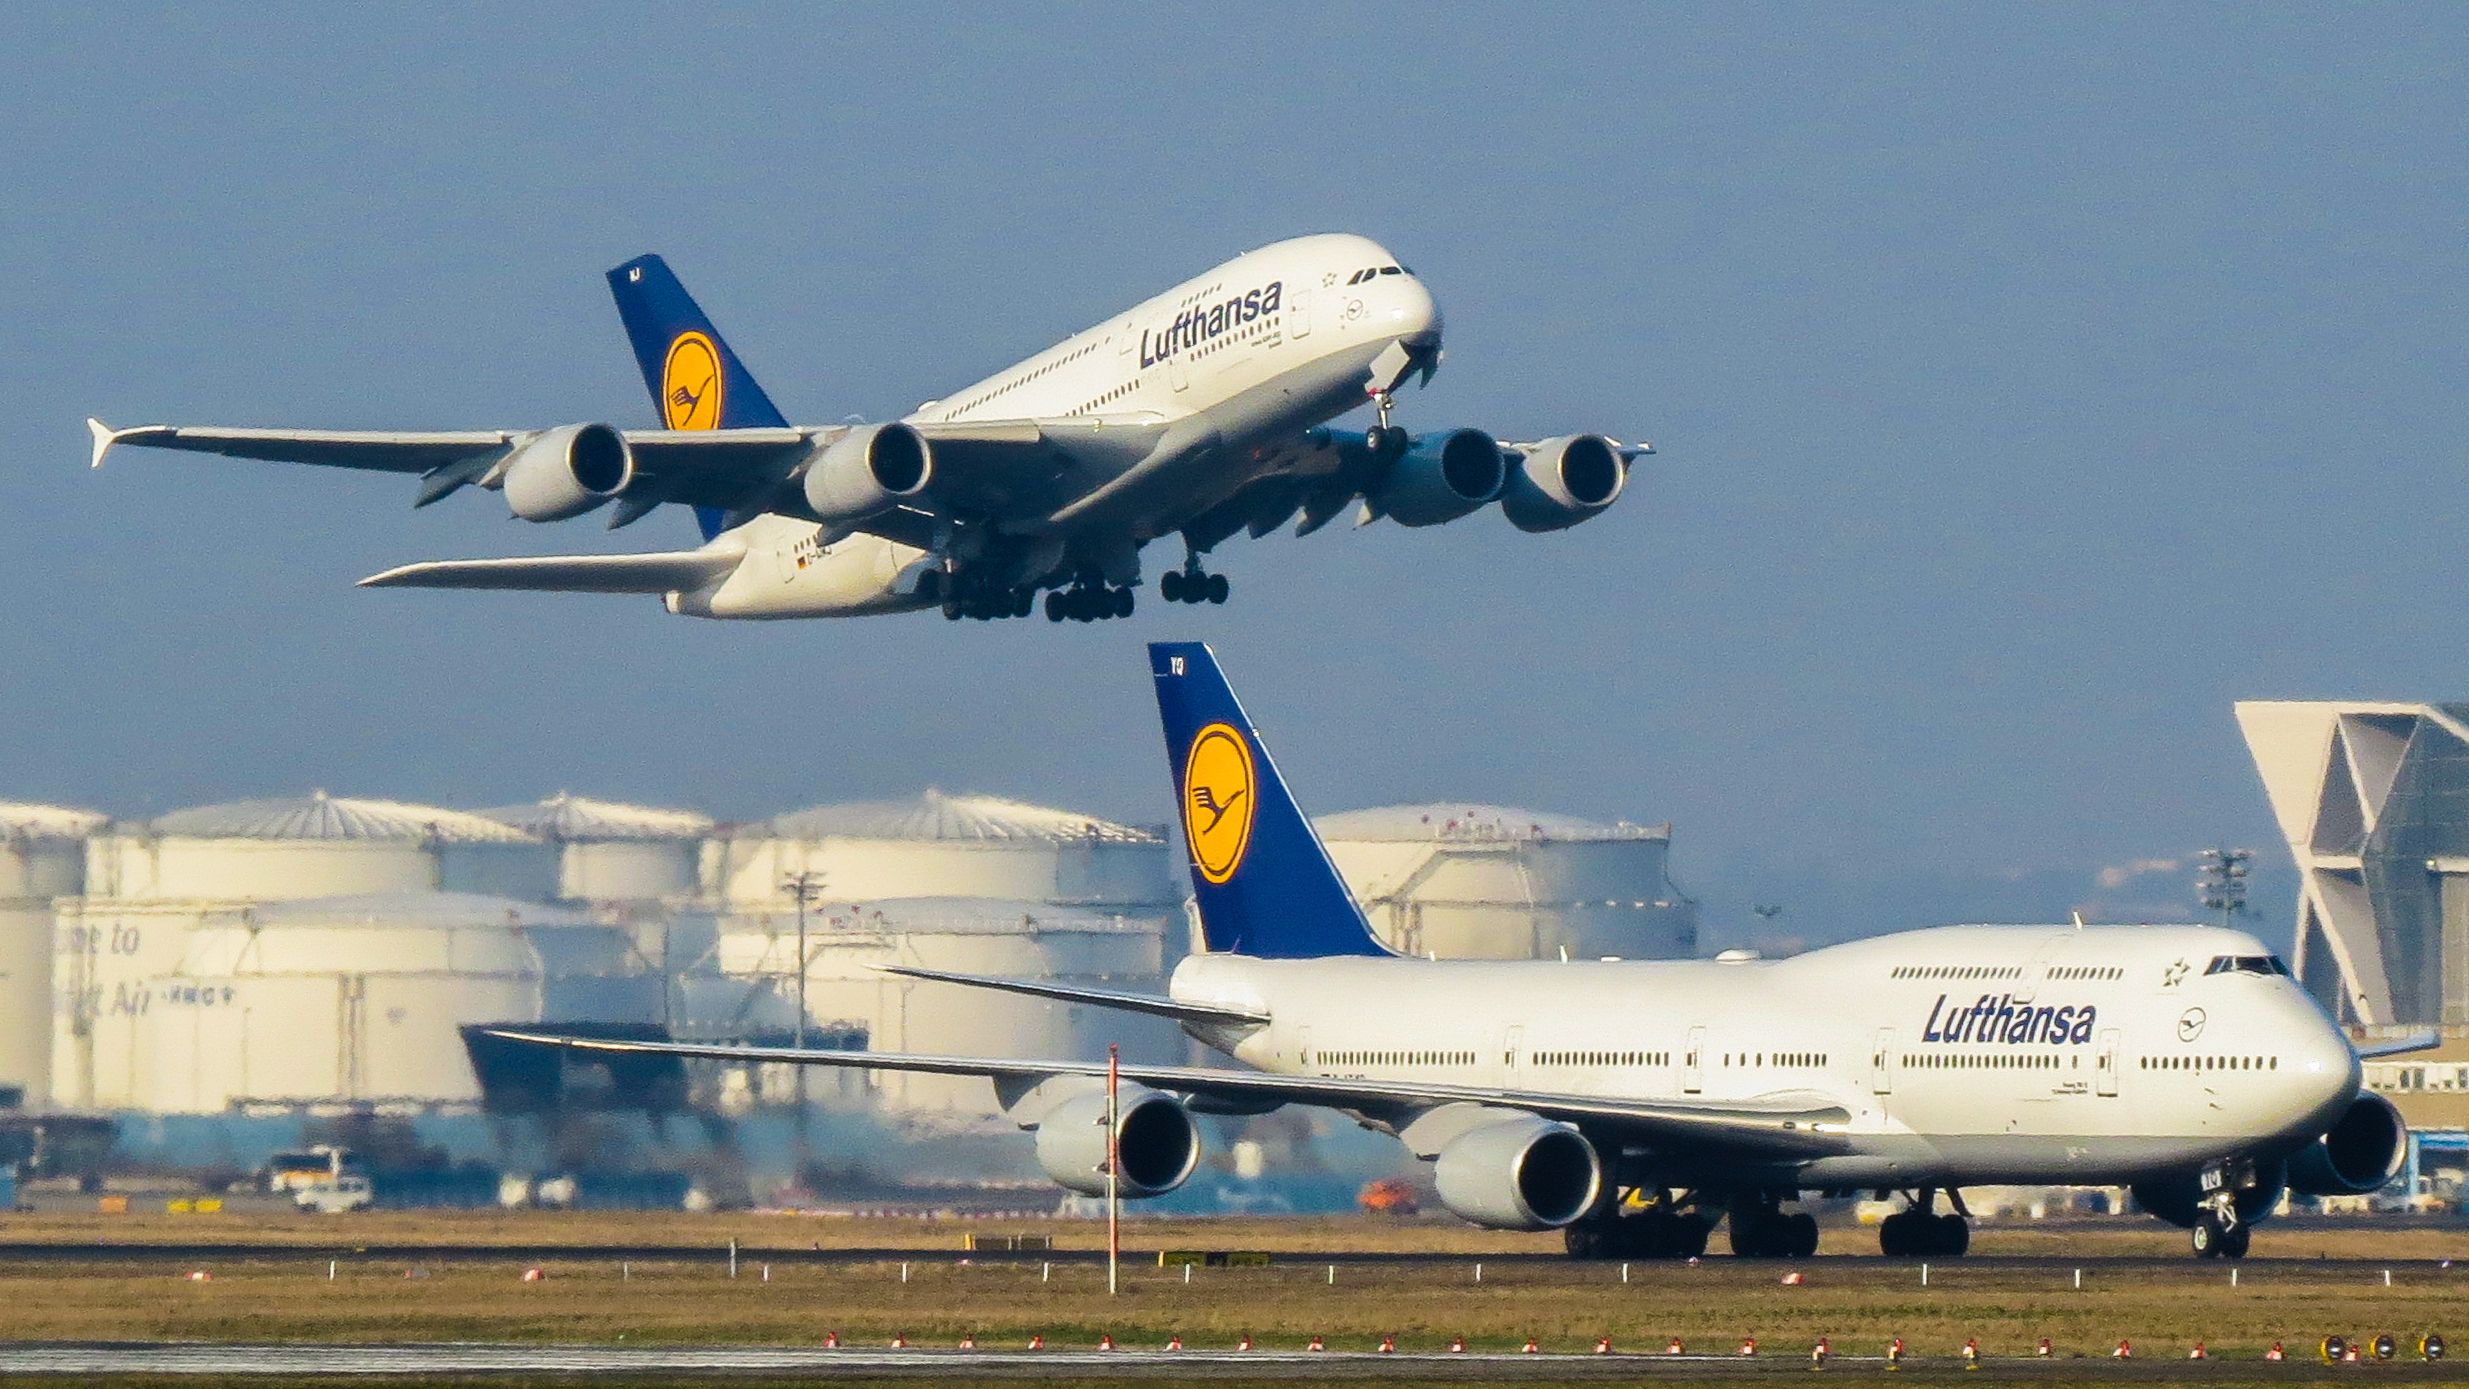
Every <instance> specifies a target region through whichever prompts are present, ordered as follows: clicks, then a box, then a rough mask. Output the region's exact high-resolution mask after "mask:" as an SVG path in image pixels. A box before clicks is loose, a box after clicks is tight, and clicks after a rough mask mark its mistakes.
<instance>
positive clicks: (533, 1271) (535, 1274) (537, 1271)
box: [189, 1268, 549, 1283]
mask: <svg viewBox="0 0 2469 1389" xmlns="http://www.w3.org/2000/svg"><path fill="white" fill-rule="evenodd" d="M213 1276H214V1275H213V1274H211V1273H192V1274H190V1275H189V1277H191V1278H193V1279H196V1280H197V1281H198V1282H201V1283H202V1282H204V1281H206V1280H207V1279H209V1278H212V1277H213ZM548 1276H549V1273H548V1270H547V1269H543V1268H527V1269H525V1270H523V1281H524V1282H526V1283H537V1282H540V1281H541V1280H543V1279H545V1278H547V1277H548Z"/></svg>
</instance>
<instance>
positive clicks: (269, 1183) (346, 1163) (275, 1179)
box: [266, 1143, 352, 1196]
mask: <svg viewBox="0 0 2469 1389" xmlns="http://www.w3.org/2000/svg"><path fill="white" fill-rule="evenodd" d="M351 1160H352V1155H351V1153H350V1151H349V1150H348V1149H344V1148H337V1147H334V1146H333V1145H331V1144H326V1143H319V1144H316V1145H314V1146H312V1147H307V1148H300V1149H295V1150H293V1151H291V1152H285V1153H276V1154H275V1155H274V1156H273V1157H271V1158H268V1159H267V1160H266V1190H267V1191H269V1192H272V1193H273V1194H275V1195H277V1196H280V1195H282V1194H283V1193H284V1192H287V1191H298V1190H300V1189H301V1188H303V1187H307V1186H310V1185H312V1184H314V1183H317V1182H322V1181H326V1180H329V1179H331V1178H334V1177H339V1176H341V1175H343V1173H344V1171H345V1170H346V1169H348V1168H349V1167H350V1165H351Z"/></svg>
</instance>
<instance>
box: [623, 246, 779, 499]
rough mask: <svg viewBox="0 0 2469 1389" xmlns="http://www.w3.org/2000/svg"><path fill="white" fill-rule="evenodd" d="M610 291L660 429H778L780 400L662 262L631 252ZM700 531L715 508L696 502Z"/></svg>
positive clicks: (653, 257) (663, 261) (667, 265)
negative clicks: (757, 379) (757, 378)
mask: <svg viewBox="0 0 2469 1389" xmlns="http://www.w3.org/2000/svg"><path fill="white" fill-rule="evenodd" d="M609 293H610V294H612V295H614V296H616V299H617V316H618V317H619V318H621V319H623V320H624V321H625V324H626V337H627V340H628V341H630V342H632V343H633V344H634V359H635V361H636V362H637V363H638V364H639V365H641V367H642V368H643V384H644V386H646V387H647V388H649V389H650V391H651V393H652V411H653V413H655V414H657V415H658V416H659V417H660V427H661V428H663V429H784V428H786V427H787V426H788V423H789V422H788V420H787V419H785V418H783V417H782V415H781V413H780V407H778V406H776V405H774V404H772V398H771V397H770V396H767V395H765V394H764V393H763V388H762V387H761V386H758V385H756V384H755V382H754V378H753V377H752V376H749V375H748V374H747V373H746V367H745V364H744V363H742V362H740V361H738V360H737V354H736V353H735V352H732V351H730V350H729V344H728V343H727V342H726V341H725V340H723V339H722V338H721V336H720V330H719V329H717V328H714V327H713V326H712V321H711V319H710V318H708V317H706V316H705V315H704V313H703V307H702V305H700V304H697V303H695V302H694V296H693V295H691V294H688V293H687V292H686V287H685V286H684V285H682V284H679V283H678V281H677V276H676V275H675V274H673V273H671V271H670V270H669V263H668V262H667V261H665V260H662V259H661V258H660V257H658V256H637V257H635V258H634V259H633V260H630V261H627V262H626V263H625V264H624V265H621V266H618V267H617V268H616V269H614V270H611V271H610V272H609ZM695 519H696V520H697V521H698V522H700V523H701V525H702V527H703V538H704V539H706V540H709V539H711V538H712V537H713V536H714V535H717V534H719V532H720V526H721V522H722V519H723V517H722V513H721V512H719V511H717V510H715V509H713V508H711V507H697V508H695Z"/></svg>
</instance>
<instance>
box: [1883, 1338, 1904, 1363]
mask: <svg viewBox="0 0 2469 1389" xmlns="http://www.w3.org/2000/svg"><path fill="white" fill-rule="evenodd" d="M1886 1368H1887V1369H1890V1370H1900V1369H1902V1368H1903V1338H1902V1337H1900V1336H1897V1337H1896V1338H1894V1339H1893V1340H1891V1341H1888V1342H1887V1343H1886Z"/></svg>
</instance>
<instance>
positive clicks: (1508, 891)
mask: <svg viewBox="0 0 2469 1389" xmlns="http://www.w3.org/2000/svg"><path fill="white" fill-rule="evenodd" d="M1315 823H1316V825H1317V827H1318V829H1319V831H1320V837H1321V840H1322V842H1323V843H1325V844H1326V845H1327V846H1328V850H1329V857H1330V859H1331V860H1332V861H1334V862H1335V863H1336V865H1337V870H1338V872H1339V874H1340V875H1341V876H1343V877H1344V878H1345V879H1346V883H1347V886H1348V887H1350V888H1351V889H1353V891H1354V894H1355V898H1356V900H1357V901H1359V902H1361V903H1362V904H1363V912H1364V915H1365V917H1367V918H1368V919H1369V920H1370V922H1371V925H1372V929H1373V931H1374V932H1375V933H1377V934H1378V935H1379V936H1380V938H1381V939H1382V940H1383V941H1384V942H1385V943H1387V944H1388V946H1389V947H1390V948H1391V949H1393V950H1396V951H1398V952H1400V953H1402V954H1408V955H1436V956H1438V957H1439V958H1441V959H1444V960H1448V959H1464V960H1524V959H1550V958H1554V957H1556V956H1558V955H1559V954H1560V953H1561V952H1562V951H1564V950H1565V951H1566V952H1567V953H1568V955H1569V957H1570V958H1572V959H1599V958H1602V957H1604V956H1618V957H1620V958H1623V959H1632V960H1657V959H1686V958H1688V957H1690V956H1692V955H1695V954H1696V953H1697V904H1696V903H1695V902H1693V901H1691V900H1690V899H1689V898H1687V897H1686V896H1684V895H1683V894H1682V893H1681V892H1680V891H1679V889H1677V888H1675V887H1673V886H1672V884H1671V881H1670V879H1669V878H1668V877H1667V876H1666V872H1667V867H1668V859H1669V856H1670V852H1671V845H1672V827H1671V826H1670V825H1633V824H1629V823H1627V822H1626V821H1622V822H1618V823H1614V824H1602V823H1599V822H1596V821H1591V820H1581V819H1578V818H1576V817H1574V816H1569V815H1553V814H1548V813H1545V812H1542V811H1533V810H1519V809H1515V808H1512V807H1509V806H1497V805H1468V804H1463V803H1457V802H1450V803H1443V804H1434V805H1393V806H1379V807H1375V808H1373V809H1369V810H1353V811H1345V812H1341V813H1339V814H1335V815H1328V816H1323V817H1321V818H1320V819H1319V820H1318V821H1316V822H1315Z"/></svg>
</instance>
